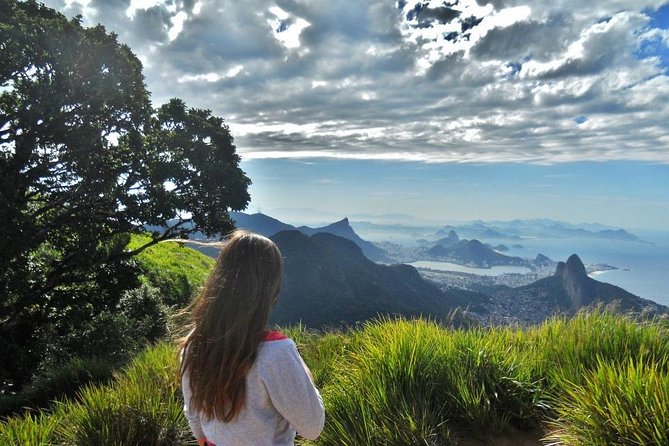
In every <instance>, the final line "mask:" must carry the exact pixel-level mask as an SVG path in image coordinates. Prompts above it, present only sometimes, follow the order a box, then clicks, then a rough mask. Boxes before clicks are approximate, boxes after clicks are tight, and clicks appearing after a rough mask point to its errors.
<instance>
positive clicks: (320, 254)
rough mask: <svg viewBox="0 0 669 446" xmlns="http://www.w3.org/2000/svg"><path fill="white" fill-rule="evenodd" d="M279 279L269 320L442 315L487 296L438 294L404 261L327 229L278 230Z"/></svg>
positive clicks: (316, 322) (331, 321) (334, 322)
mask: <svg viewBox="0 0 669 446" xmlns="http://www.w3.org/2000/svg"><path fill="white" fill-rule="evenodd" d="M272 239H273V240H274V241H275V242H276V243H277V245H278V246H279V249H281V252H282V253H283V255H284V257H285V281H284V287H283V290H282V292H281V295H280V297H279V300H278V303H277V305H276V307H275V309H274V311H273V313H272V317H271V320H272V322H273V323H277V324H282V325H287V324H294V323H297V322H300V321H301V322H302V323H304V324H306V325H307V326H309V327H324V326H338V325H341V324H354V323H356V322H358V321H364V320H367V319H370V318H373V317H376V316H377V315H379V314H401V315H405V316H418V315H423V316H429V317H434V318H444V317H445V316H446V315H447V314H448V312H449V310H451V309H452V308H453V307H455V306H467V304H469V303H474V304H476V303H479V302H480V301H487V300H489V297H487V296H483V295H480V294H478V293H473V292H467V291H462V292H461V291H454V292H451V293H447V294H444V293H443V292H442V291H441V290H439V288H437V287H436V286H434V285H432V284H431V283H429V282H427V281H425V280H424V279H422V278H421V277H420V275H419V274H418V272H417V271H416V269H415V268H413V267H411V266H408V265H392V266H386V265H379V264H376V263H374V262H372V261H371V260H369V259H368V258H367V257H365V256H364V255H363V253H362V250H361V249H360V248H359V247H358V246H357V245H356V244H355V243H353V242H352V241H350V240H347V239H344V238H342V237H339V236H336V235H333V234H329V233H316V234H314V235H312V236H307V235H305V234H303V233H301V232H298V231H282V232H279V233H278V234H275V235H274V236H273V237H272Z"/></svg>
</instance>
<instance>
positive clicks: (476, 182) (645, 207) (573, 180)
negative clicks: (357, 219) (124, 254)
mask: <svg viewBox="0 0 669 446" xmlns="http://www.w3.org/2000/svg"><path fill="white" fill-rule="evenodd" d="M243 168H244V169H245V170H246V172H247V173H248V174H249V175H250V177H251V178H252V179H253V180H254V184H253V186H252V187H251V194H252V196H253V198H254V200H253V203H252V204H251V206H250V207H249V210H250V211H251V212H256V211H258V210H259V209H260V210H262V212H264V213H268V214H271V215H273V216H276V217H277V218H282V219H285V220H286V221H289V222H292V223H295V224H299V223H300V221H297V220H296V217H295V216H296V214H299V212H295V211H299V210H304V211H305V212H304V220H305V221H303V222H302V223H305V222H324V221H327V219H328V218H329V219H330V220H333V219H335V218H343V217H344V216H347V215H355V214H377V215H382V214H386V213H404V214H410V215H414V216H416V217H418V218H420V219H423V220H428V221H431V222H443V223H444V224H446V223H449V222H454V221H467V220H476V219H482V220H512V219H515V218H538V217H547V218H554V219H558V220H564V221H568V222H572V223H593V222H599V223H606V224H610V225H614V226H618V227H624V228H628V229H636V228H656V229H669V227H668V225H667V223H668V222H669V210H668V209H667V204H668V203H669V166H668V165H662V164H646V163H636V162H609V163H592V162H578V163H564V164H555V165H550V166H538V165H530V164H507V163H492V164H425V163H417V162H397V161H357V160H331V159H325V158H323V159H312V160H309V161H304V160H291V159H281V160H253V161H248V162H245V163H243ZM287 178H290V179H292V180H291V181H287V180H286V179H287ZM304 208H306V209H304ZM307 210H313V211H318V213H310V212H307Z"/></svg>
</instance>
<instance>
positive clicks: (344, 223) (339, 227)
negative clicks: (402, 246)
mask: <svg viewBox="0 0 669 446" xmlns="http://www.w3.org/2000/svg"><path fill="white" fill-rule="evenodd" d="M297 230H298V231H300V232H301V233H303V234H305V235H314V234H318V233H319V232H324V233H327V234H334V235H337V236H339V237H343V238H345V239H348V240H351V241H352V242H354V243H355V244H356V245H358V246H359V247H360V249H362V252H363V253H364V254H365V256H367V258H369V259H371V260H374V261H376V262H392V260H391V259H390V258H389V257H388V255H387V254H386V252H385V251H384V250H383V249H381V248H379V247H377V246H375V245H374V244H373V243H371V242H368V241H366V240H363V239H362V238H360V236H359V235H358V234H356V233H355V231H354V230H353V228H352V227H351V224H350V223H349V221H348V218H344V219H342V220H339V221H338V222H335V223H332V224H331V225H328V226H323V227H321V228H310V227H308V226H300V227H299V228H297Z"/></svg>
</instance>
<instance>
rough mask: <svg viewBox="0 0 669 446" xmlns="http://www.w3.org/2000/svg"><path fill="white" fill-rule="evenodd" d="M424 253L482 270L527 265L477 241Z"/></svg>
mask: <svg viewBox="0 0 669 446" xmlns="http://www.w3.org/2000/svg"><path fill="white" fill-rule="evenodd" d="M425 253H426V254H427V255H428V256H430V257H433V258H435V259H438V260H447V261H451V262H455V263H460V264H464V265H474V266H477V267H484V268H487V267H491V266H498V265H516V266H523V265H526V264H527V262H526V261H525V260H523V259H521V258H520V257H511V256H507V255H504V254H501V253H499V252H497V251H495V250H494V249H492V248H491V247H490V246H488V245H485V244H483V243H481V242H480V241H478V240H460V241H459V242H457V243H455V244H452V245H450V246H444V245H441V244H438V245H435V246H433V247H432V248H430V249H428V250H426V251H425Z"/></svg>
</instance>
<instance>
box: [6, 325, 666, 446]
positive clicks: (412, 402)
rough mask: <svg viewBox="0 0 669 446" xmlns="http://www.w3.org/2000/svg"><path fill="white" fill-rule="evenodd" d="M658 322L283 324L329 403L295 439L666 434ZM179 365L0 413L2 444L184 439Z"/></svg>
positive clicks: (569, 440) (160, 353)
mask: <svg viewBox="0 0 669 446" xmlns="http://www.w3.org/2000/svg"><path fill="white" fill-rule="evenodd" d="M667 328H668V327H667V324H666V322H664V321H645V322H643V321H637V320H634V319H632V318H629V317H624V316H616V315H612V314H609V313H583V314H579V315H577V316H576V317H574V318H572V319H564V318H554V319H551V320H550V321H548V322H546V323H544V324H542V325H540V326H537V327H533V328H528V329H520V328H492V329H475V328H471V329H461V330H453V329H448V328H445V327H443V326H440V325H438V324H436V323H433V322H429V321H422V320H415V321H408V320H402V319H399V320H381V321H376V322H370V323H367V324H365V325H364V326H362V327H361V328H359V329H355V330H351V331H347V332H340V333H324V334H318V333H315V332H311V331H309V330H307V329H305V327H303V326H296V327H290V328H287V329H285V330H284V331H285V332H286V333H287V334H288V335H289V336H290V337H291V338H293V339H294V340H295V341H296V343H297V344H298V348H299V349H300V351H301V353H302V355H303V356H304V358H305V361H306V363H307V364H308V365H309V367H310V369H311V370H312V372H313V374H314V378H315V381H316V383H317V384H318V386H319V388H320V389H321V393H322V395H323V398H324V402H325V406H326V424H325V429H324V431H323V433H322V435H321V437H320V438H319V439H318V440H316V441H304V440H300V444H303V445H350V446H367V445H370V446H371V445H388V446H406V445H421V446H426V445H427V446H430V445H434V446H437V445H451V444H458V441H459V440H460V439H461V438H465V437H474V438H482V439H485V438H489V437H498V436H505V435H513V434H514V433H516V432H519V431H524V432H530V433H533V434H537V435H546V437H547V439H546V442H547V443H548V442H554V443H556V444H562V445H572V446H581V445H595V446H598V445H637V444H644V445H661V444H662V445H666V444H669V370H668V369H669V346H668V341H669V337H668V335H667ZM176 367H177V360H176V356H175V354H174V347H172V346H170V345H167V344H162V345H159V346H157V347H154V348H151V349H149V350H147V351H146V352H145V353H143V354H142V355H140V356H138V357H137V358H135V360H134V361H133V362H132V364H130V365H129V366H128V367H127V368H126V369H125V370H124V371H123V372H122V373H119V374H118V375H117V377H116V380H115V381H114V383H112V384H109V385H105V386H101V385H97V386H94V385H91V386H88V387H86V388H85V390H83V391H82V392H81V394H80V397H79V399H78V400H77V401H75V402H63V403H61V404H60V405H58V406H57V408H56V409H55V410H54V411H53V412H52V413H46V412H44V413H41V414H38V415H32V416H26V417H23V418H11V419H8V420H7V421H5V422H4V423H1V424H0V435H2V436H3V440H4V438H8V439H10V441H9V442H8V444H48V443H49V442H53V443H56V444H66V445H69V444H72V445H75V444H77V445H88V444H91V445H92V444H97V445H130V444H153V445H172V444H185V443H187V441H188V440H189V439H190V433H189V431H188V427H187V424H186V421H185V419H184V418H183V415H182V414H181V406H182V402H181V399H180V392H179V389H178V386H177V383H176V380H175V375H176ZM54 426H56V427H54ZM40 436H41V437H40ZM26 438H33V439H34V440H31V441H28V440H21V439H26ZM40 438H46V439H47V440H40ZM40 442H42V443H40Z"/></svg>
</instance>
